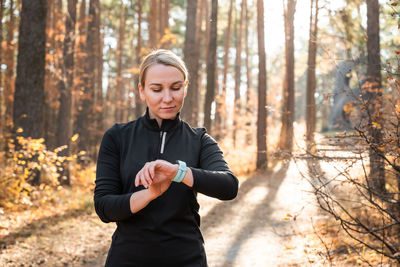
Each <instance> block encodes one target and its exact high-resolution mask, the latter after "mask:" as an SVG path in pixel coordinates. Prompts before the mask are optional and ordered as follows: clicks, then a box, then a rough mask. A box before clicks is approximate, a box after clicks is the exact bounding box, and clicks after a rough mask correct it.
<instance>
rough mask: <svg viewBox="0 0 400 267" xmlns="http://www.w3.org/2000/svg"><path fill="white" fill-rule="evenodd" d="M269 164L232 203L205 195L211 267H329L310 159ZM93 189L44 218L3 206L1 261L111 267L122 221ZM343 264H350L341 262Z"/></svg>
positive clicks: (249, 178) (245, 183)
mask: <svg viewBox="0 0 400 267" xmlns="http://www.w3.org/2000/svg"><path fill="white" fill-rule="evenodd" d="M270 165H271V166H273V168H271V169H270V170H269V171H268V172H265V173H256V174H253V175H250V176H246V177H245V176H242V177H239V178H240V188H239V193H238V196H237V198H236V199H235V200H233V201H225V202H223V201H219V200H216V199H212V198H209V197H206V196H203V195H199V197H198V198H199V203H200V205H201V209H200V214H201V217H202V221H201V230H202V233H203V235H204V240H205V248H206V252H207V259H208V263H209V266H210V267H220V266H226V267H231V266H237V267H242V266H244V267H247V266H263V267H264V266H325V265H329V262H328V261H327V257H326V253H325V251H324V248H323V244H322V243H321V241H320V239H319V235H318V232H317V231H316V230H315V225H316V224H318V223H319V222H321V221H323V220H324V219H325V218H324V216H325V215H324V214H322V213H321V212H320V210H319V209H318V206H317V204H316V201H315V197H314V195H313V193H312V188H311V185H310V183H309V181H308V180H307V179H306V178H305V177H304V173H302V172H303V171H305V172H306V169H307V160H306V159H301V158H299V159H297V160H296V159H290V160H279V161H278V160H277V161H276V162H275V163H270ZM324 166H325V165H324ZM329 168H330V167H329V165H326V166H325V167H323V171H324V172H329ZM86 194H87V195H86V196H84V198H85V200H84V201H83V204H82V203H81V205H80V206H79V208H75V209H67V208H63V207H64V206H63V205H60V206H54V207H53V208H52V209H51V210H49V209H47V210H41V211H35V212H36V213H40V214H41V216H40V218H39V219H37V218H38V216H32V213H35V212H32V211H25V212H19V213H15V214H14V213H8V214H7V213H4V212H1V210H0V266H85V267H89V266H104V262H105V258H106V254H107V251H108V248H109V245H110V239H111V235H112V233H113V231H114V229H115V224H104V223H102V222H101V221H100V220H99V219H98V217H97V216H96V214H95V213H94V211H93V208H92V203H91V198H92V195H91V194H90V193H86ZM71 198H72V197H71ZM33 218H34V219H33ZM11 222H12V223H11ZM342 265H348V264H340V261H337V262H336V264H335V266H342Z"/></svg>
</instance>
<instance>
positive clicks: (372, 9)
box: [362, 0, 385, 193]
mask: <svg viewBox="0 0 400 267" xmlns="http://www.w3.org/2000/svg"><path fill="white" fill-rule="evenodd" d="M367 36H368V40H367V51H368V66H367V82H366V83H365V84H364V86H363V88H362V90H363V95H364V97H365V98H366V100H367V103H368V104H367V113H368V118H369V121H368V126H369V127H368V129H369V135H370V136H371V137H372V140H371V143H372V144H373V145H372V146H371V148H370V152H369V157H370V180H371V185H372V188H374V189H375V190H376V191H377V192H381V193H383V192H385V166H384V162H383V159H382V157H381V156H380V155H379V154H380V153H379V148H380V147H381V145H382V133H381V130H380V128H381V127H382V126H381V125H383V119H382V112H381V110H380V109H381V107H382V78H381V61H380V43H379V40H380V39H379V2H378V0H367Z"/></svg>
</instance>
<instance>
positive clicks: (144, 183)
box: [140, 171, 149, 188]
mask: <svg viewBox="0 0 400 267" xmlns="http://www.w3.org/2000/svg"><path fill="white" fill-rule="evenodd" d="M140 183H141V184H142V185H143V186H144V187H145V188H148V187H149V185H148V183H147V181H146V179H145V178H144V174H143V171H141V172H140Z"/></svg>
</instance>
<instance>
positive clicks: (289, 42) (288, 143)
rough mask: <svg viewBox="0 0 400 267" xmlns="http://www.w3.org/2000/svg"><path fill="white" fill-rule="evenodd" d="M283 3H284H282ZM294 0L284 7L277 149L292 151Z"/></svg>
mask: <svg viewBox="0 0 400 267" xmlns="http://www.w3.org/2000/svg"><path fill="white" fill-rule="evenodd" d="M283 3H285V1H283ZM295 11H296V0H288V2H287V7H286V8H285V7H284V20H285V58H286V75H285V80H284V82H283V94H282V95H283V105H282V128H281V135H280V140H279V148H280V149H282V150H287V151H289V152H291V151H292V147H293V122H294V118H295V116H294V25H293V21H294V13H295Z"/></svg>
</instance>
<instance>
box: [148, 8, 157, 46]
mask: <svg viewBox="0 0 400 267" xmlns="http://www.w3.org/2000/svg"><path fill="white" fill-rule="evenodd" d="M150 3H151V4H150V14H149V45H150V49H155V48H157V47H158V44H157V43H158V31H157V16H158V14H157V13H158V12H157V10H158V5H157V0H151V1H150Z"/></svg>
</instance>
